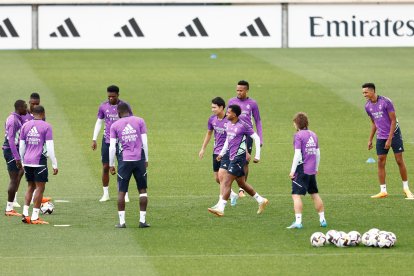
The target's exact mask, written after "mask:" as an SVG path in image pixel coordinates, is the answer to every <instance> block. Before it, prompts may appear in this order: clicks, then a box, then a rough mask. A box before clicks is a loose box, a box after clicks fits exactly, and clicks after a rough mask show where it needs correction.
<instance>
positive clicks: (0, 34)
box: [0, 18, 19, 37]
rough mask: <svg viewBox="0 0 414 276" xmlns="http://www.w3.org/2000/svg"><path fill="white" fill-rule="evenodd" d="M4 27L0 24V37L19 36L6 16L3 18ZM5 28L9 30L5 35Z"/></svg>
mask: <svg viewBox="0 0 414 276" xmlns="http://www.w3.org/2000/svg"><path fill="white" fill-rule="evenodd" d="M3 23H4V28H3V26H2V25H1V24H0V37H9V35H10V36H11V37H19V34H18V33H17V32H16V29H15V28H14V26H13V24H12V23H11V21H10V19H8V18H6V19H4V20H3ZM5 29H7V31H8V32H9V35H7V33H6V31H5Z"/></svg>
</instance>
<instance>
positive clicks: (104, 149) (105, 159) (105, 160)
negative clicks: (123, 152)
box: [101, 137, 119, 164]
mask: <svg viewBox="0 0 414 276" xmlns="http://www.w3.org/2000/svg"><path fill="white" fill-rule="evenodd" d="M109 145H110V144H108V143H105V137H103V138H102V146H101V156H102V164H109ZM118 154H119V147H118V143H117V144H116V154H115V155H116V158H118Z"/></svg>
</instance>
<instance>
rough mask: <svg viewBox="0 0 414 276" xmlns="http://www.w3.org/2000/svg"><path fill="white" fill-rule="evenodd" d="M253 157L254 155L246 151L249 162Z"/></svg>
mask: <svg viewBox="0 0 414 276" xmlns="http://www.w3.org/2000/svg"><path fill="white" fill-rule="evenodd" d="M251 159H252V156H251V155H250V154H249V153H248V152H247V151H246V160H247V162H249V161H250V160H251Z"/></svg>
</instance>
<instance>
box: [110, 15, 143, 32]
mask: <svg viewBox="0 0 414 276" xmlns="http://www.w3.org/2000/svg"><path fill="white" fill-rule="evenodd" d="M128 22H129V24H130V27H131V28H132V31H133V32H134V33H135V35H136V36H137V37H144V34H143V33H142V31H141V29H140V27H139V26H138V23H137V21H135V18H131V19H130V20H128ZM121 31H122V33H124V35H125V36H126V37H133V36H134V35H133V34H132V32H131V29H130V28H128V25H126V24H125V25H124V26H122V27H121ZM121 31H120V32H117V33H115V34H114V36H115V37H122V34H121Z"/></svg>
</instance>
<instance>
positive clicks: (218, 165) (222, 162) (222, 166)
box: [213, 153, 230, 172]
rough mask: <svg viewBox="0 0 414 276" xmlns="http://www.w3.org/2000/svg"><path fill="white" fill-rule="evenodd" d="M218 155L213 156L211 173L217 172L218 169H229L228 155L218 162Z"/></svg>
mask: <svg viewBox="0 0 414 276" xmlns="http://www.w3.org/2000/svg"><path fill="white" fill-rule="evenodd" d="M217 156H218V154H213V171H214V172H218V171H219V169H224V170H226V171H227V169H228V168H229V163H230V160H229V155H228V154H227V153H226V154H225V155H224V156H223V157H221V160H220V161H217Z"/></svg>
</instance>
